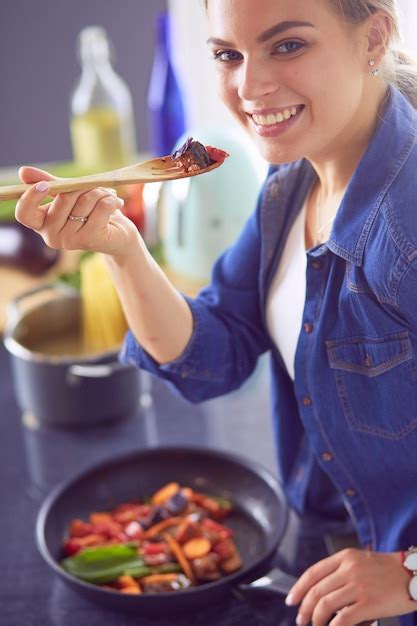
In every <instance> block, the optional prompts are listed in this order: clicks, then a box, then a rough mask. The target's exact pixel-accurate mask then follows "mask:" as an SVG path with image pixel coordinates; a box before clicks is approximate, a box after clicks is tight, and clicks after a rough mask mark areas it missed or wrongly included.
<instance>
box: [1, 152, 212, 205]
mask: <svg viewBox="0 0 417 626" xmlns="http://www.w3.org/2000/svg"><path fill="white" fill-rule="evenodd" d="M222 162H223V161H216V162H214V163H212V164H211V165H209V166H208V167H204V168H201V169H197V170H192V171H188V172H187V171H184V167H182V166H178V165H176V163H175V161H174V160H173V158H172V157H171V156H167V157H160V158H158V159H152V160H151V161H144V162H143V163H136V164H135V165H128V166H127V167H122V168H120V169H118V170H112V171H111V172H103V173H102V174H92V175H91V176H78V177H77V178H57V179H55V180H51V181H48V183H49V189H50V192H51V193H50V195H56V194H57V193H63V192H66V191H80V190H81V189H94V187H117V186H118V185H131V184H134V183H152V182H158V181H165V180H175V179H177V178H188V177H190V176H198V175H199V174H205V173H206V172H211V171H212V170H215V169H216V167H219V165H221V164H222ZM30 187H32V185H23V184H21V185H7V186H3V187H0V201H1V200H14V199H17V198H20V196H21V195H22V194H23V193H24V192H25V191H26V190H27V189H29V188H30Z"/></svg>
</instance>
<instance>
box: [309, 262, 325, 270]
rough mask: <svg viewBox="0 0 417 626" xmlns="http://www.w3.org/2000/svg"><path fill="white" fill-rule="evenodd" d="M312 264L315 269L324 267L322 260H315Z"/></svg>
mask: <svg viewBox="0 0 417 626" xmlns="http://www.w3.org/2000/svg"><path fill="white" fill-rule="evenodd" d="M311 265H312V267H313V269H315V270H321V268H322V262H321V261H317V260H316V261H313V262H312V264H311Z"/></svg>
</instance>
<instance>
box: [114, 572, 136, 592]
mask: <svg viewBox="0 0 417 626" xmlns="http://www.w3.org/2000/svg"><path fill="white" fill-rule="evenodd" d="M116 584H117V586H118V587H119V589H123V587H137V586H138V584H137V582H136V580H135V579H134V578H133V577H132V576H127V575H124V576H119V578H118V579H117V581H116Z"/></svg>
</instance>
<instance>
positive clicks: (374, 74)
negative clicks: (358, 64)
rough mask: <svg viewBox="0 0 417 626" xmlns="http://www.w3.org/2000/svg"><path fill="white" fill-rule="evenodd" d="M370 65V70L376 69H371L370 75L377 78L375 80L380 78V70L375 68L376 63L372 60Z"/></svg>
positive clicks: (369, 62)
mask: <svg viewBox="0 0 417 626" xmlns="http://www.w3.org/2000/svg"><path fill="white" fill-rule="evenodd" d="M368 65H369V67H370V68H374V69H371V71H370V72H369V73H370V74H372V76H375V78H376V77H377V76H379V69H378V68H377V67H375V61H374V60H373V59H370V60H369V61H368Z"/></svg>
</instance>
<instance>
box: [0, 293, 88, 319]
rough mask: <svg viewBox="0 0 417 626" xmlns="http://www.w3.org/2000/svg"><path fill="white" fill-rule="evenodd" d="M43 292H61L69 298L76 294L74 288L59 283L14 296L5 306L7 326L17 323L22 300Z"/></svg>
mask: <svg viewBox="0 0 417 626" xmlns="http://www.w3.org/2000/svg"><path fill="white" fill-rule="evenodd" d="M43 291H62V292H63V293H66V294H68V295H70V296H73V295H75V294H77V293H78V291H77V290H76V289H74V287H69V286H68V285H64V284H60V283H45V284H44V285H38V286H37V287H34V288H33V289H29V290H28V291H25V292H24V293H21V294H20V295H18V296H16V297H15V298H13V300H11V301H10V302H9V304H8V306H7V318H8V323H7V325H8V326H14V325H15V323H16V322H17V321H18V319H19V316H20V306H21V304H22V302H23V301H24V300H27V298H31V297H32V296H35V295H37V294H38V293H42V292H43Z"/></svg>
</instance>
